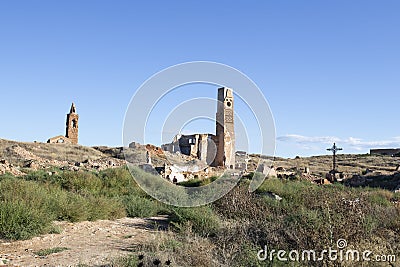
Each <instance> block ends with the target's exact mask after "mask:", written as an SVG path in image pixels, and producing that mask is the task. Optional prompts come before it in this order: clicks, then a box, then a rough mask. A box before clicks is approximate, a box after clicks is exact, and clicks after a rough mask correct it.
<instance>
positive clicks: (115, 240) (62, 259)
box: [0, 218, 162, 266]
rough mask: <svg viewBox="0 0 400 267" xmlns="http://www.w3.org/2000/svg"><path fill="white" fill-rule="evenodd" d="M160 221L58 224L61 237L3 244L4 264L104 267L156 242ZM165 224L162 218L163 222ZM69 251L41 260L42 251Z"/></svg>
mask: <svg viewBox="0 0 400 267" xmlns="http://www.w3.org/2000/svg"><path fill="white" fill-rule="evenodd" d="M155 220H158V219H157V218H156V219H140V218H123V219H118V220H115V221H109V220H99V221H95V222H88V221H85V222H79V223H69V222H55V223H56V224H57V225H59V226H60V227H61V229H62V233H61V234H46V235H42V236H39V237H34V238H32V239H30V240H24V241H15V242H5V241H2V240H0V265H2V262H1V260H7V264H8V266H76V265H79V264H85V265H90V266H93V265H96V266H98V265H104V264H109V263H110V262H112V260H113V259H115V258H118V257H119V256H123V255H127V254H129V252H131V251H132V247H133V246H134V245H135V244H136V245H137V244H141V243H143V242H145V241H146V240H148V239H149V238H154V237H155V235H156V231H154V230H153V225H154V221H155ZM161 220H162V218H161ZM56 247H65V248H68V250H64V251H62V252H58V253H54V254H50V255H48V256H45V257H39V256H37V255H36V254H35V253H34V252H37V251H38V250H41V249H51V248H56Z"/></svg>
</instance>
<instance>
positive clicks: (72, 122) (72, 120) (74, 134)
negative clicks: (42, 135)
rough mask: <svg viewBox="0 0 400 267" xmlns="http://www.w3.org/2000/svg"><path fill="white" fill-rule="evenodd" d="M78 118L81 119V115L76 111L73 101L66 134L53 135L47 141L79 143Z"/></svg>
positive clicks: (68, 115)
mask: <svg viewBox="0 0 400 267" xmlns="http://www.w3.org/2000/svg"><path fill="white" fill-rule="evenodd" d="M78 120H79V115H78V114H77V113H76V107H75V104H74V103H72V105H71V109H70V111H69V113H68V114H67V122H66V133H65V136H63V135H58V136H55V137H52V138H50V139H49V140H47V143H57V144H78Z"/></svg>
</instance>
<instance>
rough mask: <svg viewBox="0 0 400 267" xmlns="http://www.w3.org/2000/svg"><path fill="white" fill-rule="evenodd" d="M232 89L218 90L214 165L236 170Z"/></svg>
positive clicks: (223, 88)
mask: <svg viewBox="0 0 400 267" xmlns="http://www.w3.org/2000/svg"><path fill="white" fill-rule="evenodd" d="M233 104H234V103H233V92H232V89H230V88H227V87H222V88H219V89H218V104H217V115H216V139H217V140H216V145H217V153H216V156H215V161H214V165H215V166H224V167H225V168H228V169H234V168H235V125H234V112H233V111H234V109H233Z"/></svg>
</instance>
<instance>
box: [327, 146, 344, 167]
mask: <svg viewBox="0 0 400 267" xmlns="http://www.w3.org/2000/svg"><path fill="white" fill-rule="evenodd" d="M327 150H328V151H332V152H333V169H332V171H333V172H336V152H338V151H340V150H343V148H340V147H337V146H336V143H333V147H331V148H328V149H327Z"/></svg>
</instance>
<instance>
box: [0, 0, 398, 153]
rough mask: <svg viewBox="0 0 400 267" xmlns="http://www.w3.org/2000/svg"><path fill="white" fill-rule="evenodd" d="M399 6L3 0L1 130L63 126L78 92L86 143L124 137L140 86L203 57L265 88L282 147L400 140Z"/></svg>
mask: <svg viewBox="0 0 400 267" xmlns="http://www.w3.org/2000/svg"><path fill="white" fill-rule="evenodd" d="M399 14H400V2H399V1H397V0H385V1H378V0H376V1H368V0H362V1H361V0H355V1H348V0H342V1H340V0H338V1H319V0H318V1H317V0H310V1H140V2H139V1H0V93H1V94H0V99H1V105H0V114H1V126H0V138H5V139H12V140H20V141H34V140H37V141H46V140H47V139H48V138H49V137H52V136H55V135H58V134H64V131H65V129H64V128H65V114H66V113H67V112H68V111H69V107H70V105H71V102H72V101H74V102H75V103H76V106H77V111H78V113H79V114H80V143H81V144H83V145H89V146H90V145H109V146H120V145H122V124H123V119H124V114H125V111H126V108H127V106H128V104H129V101H130V99H131V97H132V95H133V94H134V93H135V91H136V89H137V88H138V87H139V86H140V85H141V84H142V83H143V82H144V81H145V80H146V79H148V78H149V77H150V76H151V75H153V74H155V73H156V72H158V71H160V70H162V69H164V68H166V67H169V66H172V65H175V64H178V63H182V62H187V61H194V60H205V61H216V62H220V63H224V64H227V65H230V66H232V67H234V68H236V69H238V70H240V71H242V72H243V73H245V74H246V75H247V76H249V77H250V78H251V79H252V80H253V81H254V82H255V83H256V84H257V85H258V86H259V88H260V89H261V90H262V92H263V93H264V95H265V97H266V99H267V100H268V102H269V105H270V107H271V110H272V113H273V114H274V118H275V123H276V135H277V142H276V155H278V156H284V157H294V156H296V155H302V156H306V155H317V154H326V153H327V152H326V151H325V148H327V147H329V146H331V143H332V142H333V141H336V142H337V143H338V145H339V146H341V147H343V149H344V151H343V153H366V152H368V151H369V148H375V147H400V123H399V100H400V16H399ZM215 95H216V93H215ZM210 125H213V124H212V123H211V124H210ZM210 129H213V127H210ZM207 132H208V130H207Z"/></svg>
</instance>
